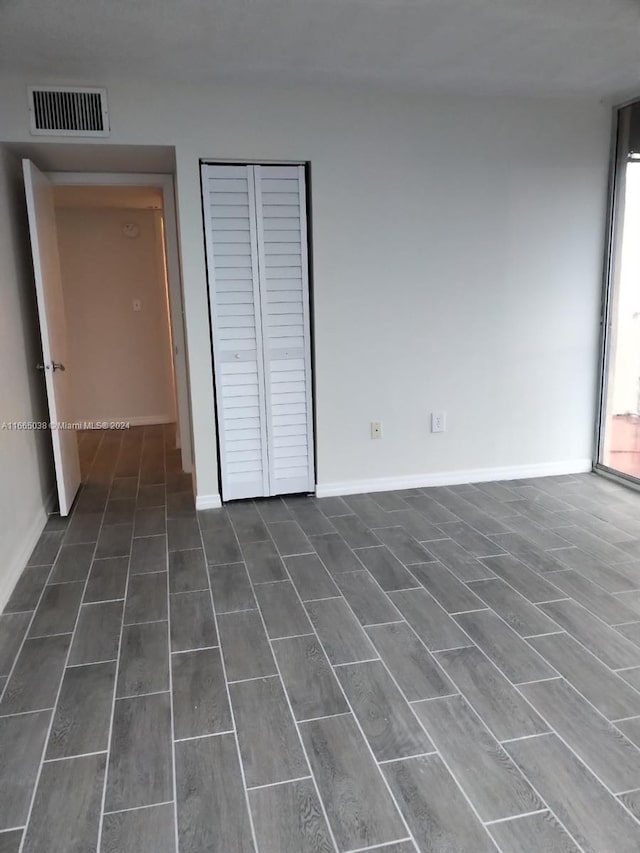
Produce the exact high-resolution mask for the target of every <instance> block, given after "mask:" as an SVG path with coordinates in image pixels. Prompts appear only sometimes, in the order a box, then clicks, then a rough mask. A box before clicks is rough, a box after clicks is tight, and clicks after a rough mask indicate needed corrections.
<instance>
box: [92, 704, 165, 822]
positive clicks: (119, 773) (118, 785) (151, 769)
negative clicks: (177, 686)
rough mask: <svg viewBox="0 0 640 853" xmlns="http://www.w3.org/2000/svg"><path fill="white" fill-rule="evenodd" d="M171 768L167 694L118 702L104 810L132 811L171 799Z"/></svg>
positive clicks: (115, 712)
mask: <svg viewBox="0 0 640 853" xmlns="http://www.w3.org/2000/svg"><path fill="white" fill-rule="evenodd" d="M172 766H173V765H172V758H171V702H170V698H169V694H168V693H159V694H156V695H154V696H136V697H135V698H133V699H118V700H117V701H116V703H115V711H114V719H113V734H112V742H111V753H110V756H109V770H108V774H107V788H106V801H105V810H106V811H120V810H122V809H133V808H137V807H138V806H148V805H151V804H152V803H163V802H167V801H168V800H170V799H172V797H173V781H172Z"/></svg>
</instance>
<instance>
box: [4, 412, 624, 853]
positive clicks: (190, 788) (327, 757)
mask: <svg viewBox="0 0 640 853" xmlns="http://www.w3.org/2000/svg"><path fill="white" fill-rule="evenodd" d="M172 436H173V429H172V427H162V426H156V427H145V428H136V429H131V430H129V431H126V432H89V433H83V434H82V436H81V455H82V465H83V478H84V482H85V485H84V486H83V488H82V491H81V494H80V496H79V498H78V500H77V505H76V507H75V509H74V512H73V514H72V516H71V518H70V519H69V520H66V521H65V520H63V519H59V518H52V519H51V520H50V522H49V524H48V525H47V528H46V530H45V532H44V533H43V534H42V537H41V539H40V541H39V543H38V545H37V547H36V548H35V550H34V552H33V555H32V556H31V559H30V561H29V565H28V567H27V568H26V569H25V571H24V574H23V575H22V577H21V579H20V581H19V583H18V586H17V588H16V590H15V592H14V593H13V595H12V597H11V600H10V601H9V604H8V605H7V607H6V609H5V612H4V615H2V616H1V617H0V696H1V698H0V853H96V851H99V853H176V851H179V853H330V851H340V853H346V852H347V851H356V850H377V851H380V853H416V851H421V853H427V851H428V852H429V853H496V851H501V853H580V851H582V853H637V851H638V850H640V750H639V749H638V746H640V495H639V494H636V493H634V492H633V491H630V490H627V489H625V488H622V487H620V486H618V485H616V484H613V483H611V482H609V481H607V480H605V479H602V478H599V477H596V476H594V475H591V474H587V475H579V476H564V477H550V478H545V479H534V480H527V481H524V480H523V481H515V482H505V483H486V484H478V485H464V486H452V487H448V488H444V487H442V488H431V489H410V490H405V491H400V492H387V493H379V494H371V495H358V496H354V497H347V498H325V499H315V498H312V497H300V496H297V497H290V498H285V499H279V498H276V499H270V500H259V501H249V502H241V503H232V504H229V505H228V506H227V507H226V508H224V509H218V510H207V511H204V512H200V513H196V512H195V509H194V504H193V498H192V494H191V491H190V477H189V476H187V475H184V474H183V473H181V471H180V462H179V452H178V451H176V450H173V449H169V448H170V447H172V446H173V441H172Z"/></svg>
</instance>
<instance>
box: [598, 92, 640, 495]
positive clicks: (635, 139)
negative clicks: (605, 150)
mask: <svg viewBox="0 0 640 853" xmlns="http://www.w3.org/2000/svg"><path fill="white" fill-rule="evenodd" d="M618 124H619V126H618V144H617V157H616V176H615V185H614V200H613V223H612V236H611V248H610V252H611V253H610V259H609V260H610V263H609V283H608V299H607V310H606V323H605V354H604V355H605V358H604V372H603V395H602V411H601V420H600V441H599V457H598V463H599V464H600V465H601V466H604V467H606V468H609V469H611V470H613V471H615V472H617V473H620V474H623V475H625V476H627V477H633V478H636V479H638V480H640V104H633V105H631V106H630V107H626V108H624V109H623V110H621V111H620V113H619V119H618Z"/></svg>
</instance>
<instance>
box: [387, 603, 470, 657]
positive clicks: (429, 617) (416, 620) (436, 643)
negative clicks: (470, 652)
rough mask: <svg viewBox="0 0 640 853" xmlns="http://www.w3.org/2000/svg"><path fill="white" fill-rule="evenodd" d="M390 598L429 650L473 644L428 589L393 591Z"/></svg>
mask: <svg viewBox="0 0 640 853" xmlns="http://www.w3.org/2000/svg"><path fill="white" fill-rule="evenodd" d="M389 598H390V599H391V600H392V601H393V603H394V604H395V605H396V607H397V608H398V610H399V611H400V612H401V613H402V615H403V616H404V618H405V619H406V620H407V622H408V623H409V625H411V627H412V628H413V630H414V631H415V632H416V634H417V635H418V637H420V639H421V640H422V642H423V643H424V644H425V646H426V647H427V648H428V649H429V650H430V651H436V650H439V649H455V648H458V647H460V646H470V645H471V640H470V639H469V638H468V637H467V635H466V634H465V633H464V631H462V630H461V629H460V628H459V626H458V625H457V624H456V623H455V622H454V621H453V619H452V618H451V616H449V615H448V614H447V613H446V611H445V610H443V608H442V607H440V605H439V604H438V603H437V601H436V600H435V599H434V598H432V596H430V595H429V593H428V592H427V591H426V590H424V589H415V590H414V589H410V590H403V591H400V592H391V593H389Z"/></svg>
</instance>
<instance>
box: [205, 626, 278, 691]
mask: <svg viewBox="0 0 640 853" xmlns="http://www.w3.org/2000/svg"><path fill="white" fill-rule="evenodd" d="M218 628H219V629H220V642H221V644H222V654H223V655H224V665H225V669H226V671H227V678H228V680H229V681H239V680H240V679H245V678H259V677H260V676H264V675H275V674H276V666H275V662H274V660H273V655H272V654H271V648H270V647H269V641H268V639H267V635H266V633H265V630H264V627H263V625H262V619H261V618H260V615H259V613H258V612H257V611H255V610H246V611H242V612H239V613H223V614H221V615H220V616H218Z"/></svg>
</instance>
